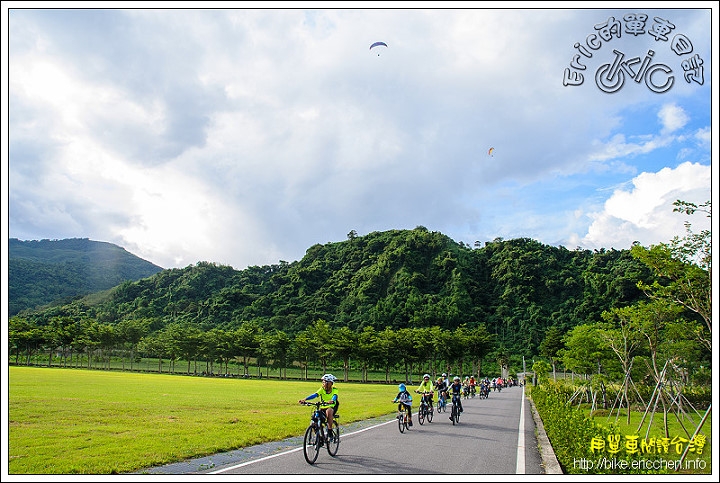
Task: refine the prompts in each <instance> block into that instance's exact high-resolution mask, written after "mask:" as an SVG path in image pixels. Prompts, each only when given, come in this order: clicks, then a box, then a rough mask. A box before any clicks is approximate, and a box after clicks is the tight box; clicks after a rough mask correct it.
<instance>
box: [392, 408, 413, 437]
mask: <svg viewBox="0 0 720 483" xmlns="http://www.w3.org/2000/svg"><path fill="white" fill-rule="evenodd" d="M393 402H394V401H393ZM410 411H411V409H410V408H409V407H407V406H405V405H404V404H402V403H398V413H397V420H398V429H399V430H400V432H401V433H404V432H405V430H406V429H409V428H408V421H409V420H410Z"/></svg>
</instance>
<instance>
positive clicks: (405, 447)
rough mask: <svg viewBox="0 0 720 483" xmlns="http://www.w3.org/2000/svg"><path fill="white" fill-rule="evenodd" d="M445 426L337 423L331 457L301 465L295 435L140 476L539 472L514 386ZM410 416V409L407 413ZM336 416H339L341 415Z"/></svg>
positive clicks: (472, 402) (527, 418) (523, 404)
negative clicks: (337, 437)
mask: <svg viewBox="0 0 720 483" xmlns="http://www.w3.org/2000/svg"><path fill="white" fill-rule="evenodd" d="M463 405H464V409H465V411H464V412H463V413H462V416H461V418H460V423H459V424H458V425H455V426H453V424H452V422H451V421H450V420H449V419H448V416H449V413H440V414H438V413H437V412H435V415H434V418H433V422H432V423H428V422H425V424H424V425H422V426H421V425H420V424H418V422H417V417H416V415H414V416H413V421H414V423H415V425H414V426H413V428H412V429H411V430H409V431H406V432H405V433H403V434H401V433H400V432H399V431H398V427H397V422H396V420H395V419H394V417H393V416H389V417H383V418H376V419H375V420H372V421H365V422H363V423H353V424H349V425H347V426H341V434H342V436H341V443H340V448H339V450H338V453H337V456H335V457H331V456H330V455H329V454H328V453H327V451H326V450H325V449H323V450H321V452H320V455H319V456H318V459H317V462H316V463H315V464H314V465H309V464H307V462H306V461H305V458H304V457H303V452H302V438H291V439H289V440H285V441H281V442H277V443H272V444H269V445H259V446H256V447H252V448H245V449H243V450H237V451H232V452H229V453H224V454H220V455H214V456H212V457H207V458H201V459H197V460H191V461H188V462H184V463H176V464H171V465H166V466H162V467H158V468H153V469H150V470H146V471H143V472H141V473H145V474H217V475H230V474H233V475H251V474H252V475H260V474H267V475H280V474H324V475H327V474H353V475H363V474H367V475H370V474H424V473H427V474H430V473H436V474H459V475H475V474H477V475H488V474H543V473H544V470H543V466H542V459H541V456H540V452H539V450H538V443H537V438H536V436H535V424H534V422H533V418H532V413H531V409H530V403H529V401H528V399H527V398H525V397H524V389H523V388H522V387H512V388H506V389H504V390H503V391H502V392H499V393H498V392H491V393H490V397H489V398H488V399H480V398H477V397H476V398H473V399H467V400H464V401H463ZM414 409H415V411H417V408H414ZM341 413H342V411H341Z"/></svg>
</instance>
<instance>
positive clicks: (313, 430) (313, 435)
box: [303, 401, 340, 465]
mask: <svg viewBox="0 0 720 483" xmlns="http://www.w3.org/2000/svg"><path fill="white" fill-rule="evenodd" d="M303 405H304V406H315V409H313V410H312V413H311V414H310V426H308V428H307V429H306V430H305V438H304V439H303V454H304V455H305V461H307V462H308V463H309V464H311V465H312V464H315V461H317V458H318V454H319V453H320V448H322V447H323V446H326V447H327V452H328V454H329V455H330V456H335V455H336V454H337V451H338V447H339V446H340V426H339V425H338V422H337V418H338V417H339V415H338V414H335V416H334V418H333V419H334V423H335V424H334V425H333V428H332V429H331V430H328V428H327V421H326V419H325V413H324V412H323V411H322V410H321V409H320V406H323V403H322V401H318V402H305V403H304V404H303ZM329 405H330V404H327V406H329ZM330 436H332V438H333V441H332V442H330Z"/></svg>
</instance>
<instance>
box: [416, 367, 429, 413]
mask: <svg viewBox="0 0 720 483" xmlns="http://www.w3.org/2000/svg"><path fill="white" fill-rule="evenodd" d="M415 392H417V393H424V392H425V393H428V395H427V401H428V406H429V407H430V411H432V407H433V383H432V382H431V381H430V374H425V375H424V376H423V381H422V382H421V383H420V385H419V386H418V388H417V389H415Z"/></svg>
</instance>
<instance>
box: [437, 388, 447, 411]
mask: <svg viewBox="0 0 720 483" xmlns="http://www.w3.org/2000/svg"><path fill="white" fill-rule="evenodd" d="M446 410H447V397H446V396H445V391H439V392H438V400H437V411H438V413H442V412H445V411H446Z"/></svg>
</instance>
